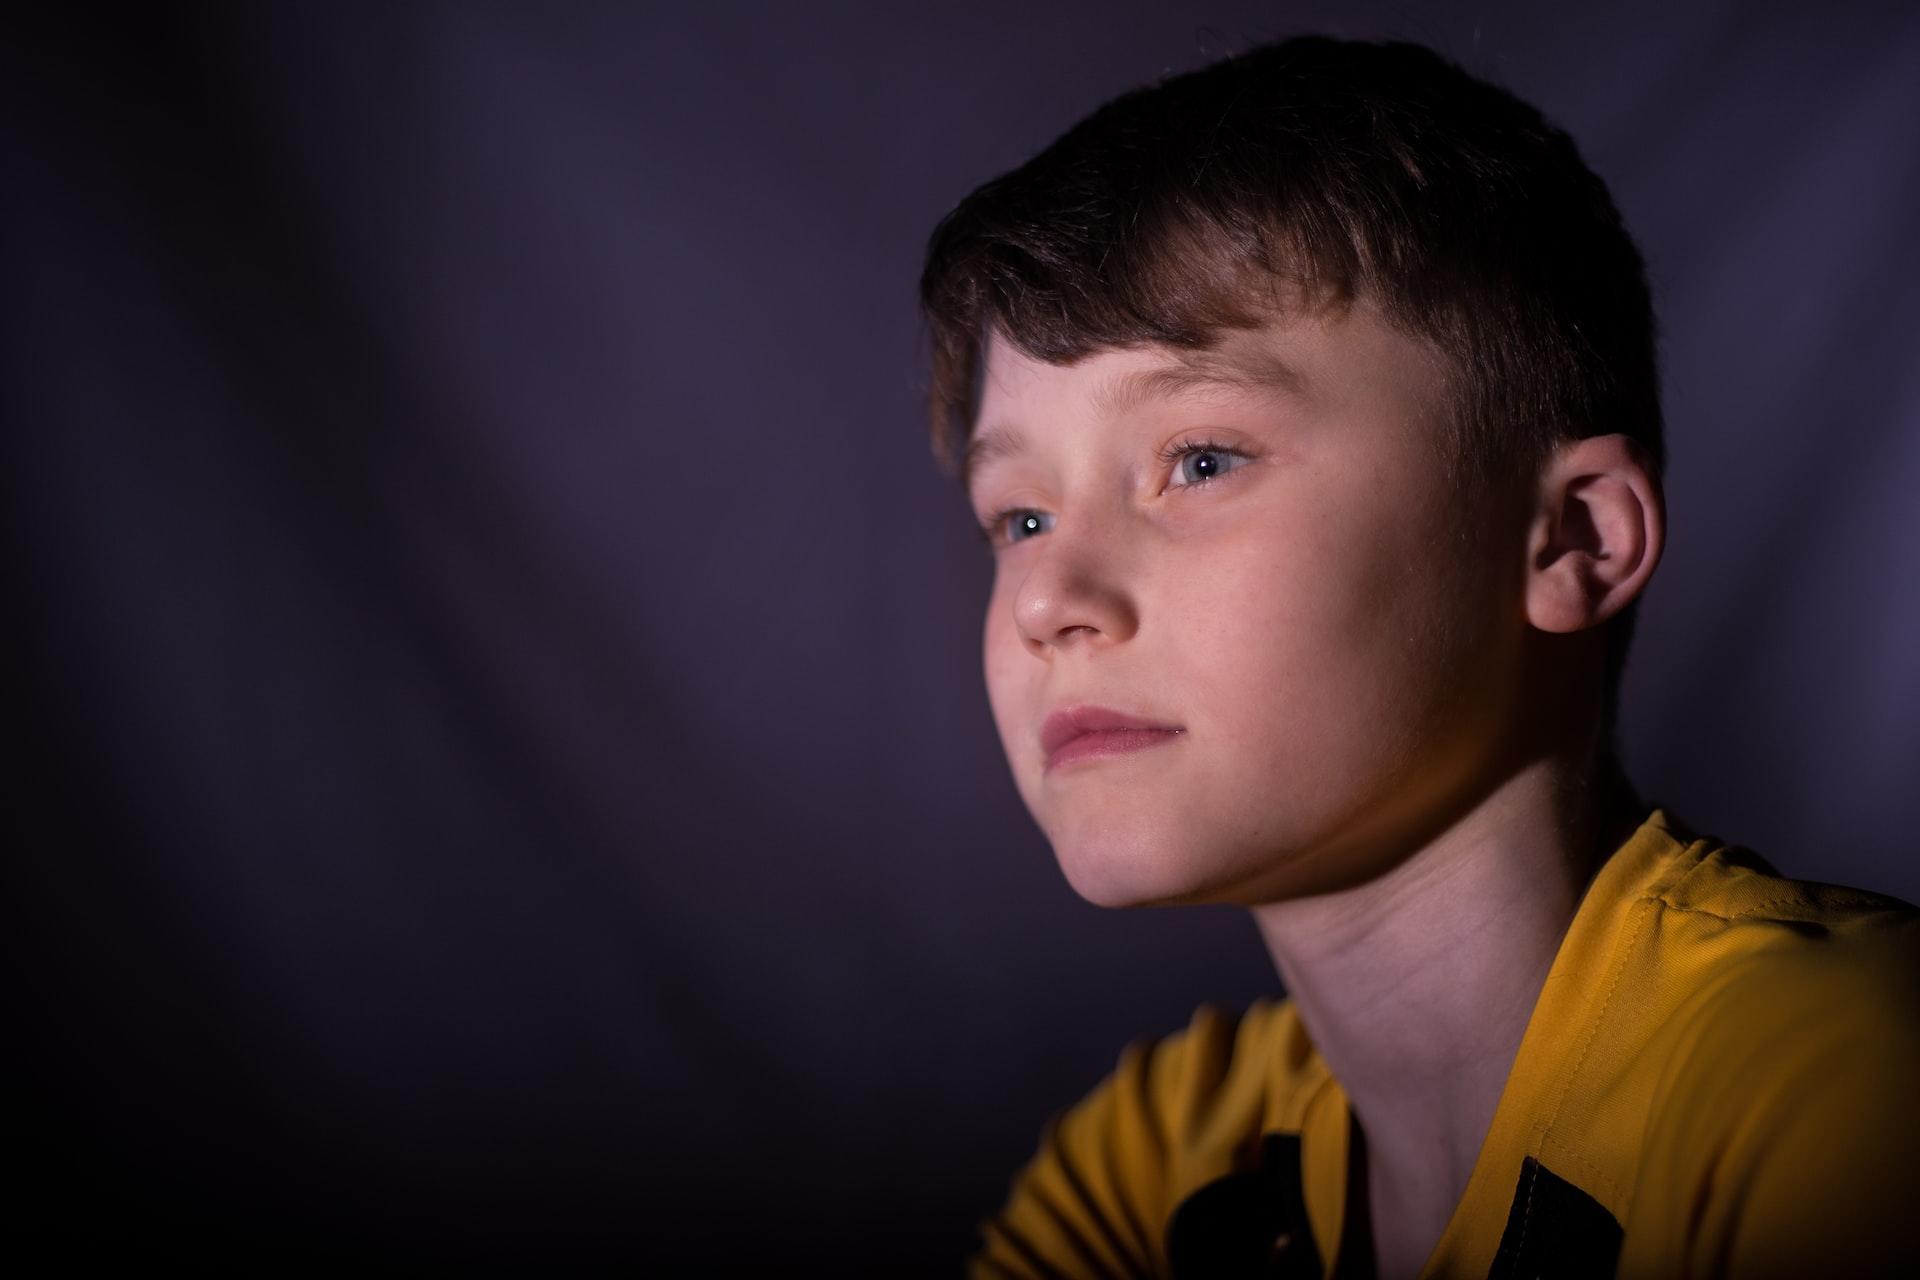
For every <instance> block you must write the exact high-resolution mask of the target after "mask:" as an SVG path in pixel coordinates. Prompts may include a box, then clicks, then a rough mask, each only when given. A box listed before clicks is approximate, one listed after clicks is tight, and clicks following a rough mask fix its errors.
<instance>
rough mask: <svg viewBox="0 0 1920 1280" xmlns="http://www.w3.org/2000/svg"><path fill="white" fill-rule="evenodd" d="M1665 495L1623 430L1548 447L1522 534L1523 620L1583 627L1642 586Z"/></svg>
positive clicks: (1655, 560)
mask: <svg viewBox="0 0 1920 1280" xmlns="http://www.w3.org/2000/svg"><path fill="white" fill-rule="evenodd" d="M1666 527H1667V509H1666V498H1665V496H1664V495H1663V494H1662V492H1661V489H1660V480H1659V477H1658V476H1657V475H1656V474H1655V473H1654V469H1653V465H1652V460H1651V458H1650V457H1649V455H1648V454H1647V452H1646V450H1645V449H1644V448H1643V447H1642V446H1641V445H1640V444H1639V443H1637V442H1636V441H1634V440H1632V439H1631V438H1629V437H1627V436H1623V435H1607V436H1589V437H1587V438H1586V439H1584V440H1571V441H1568V442H1567V443H1565V444H1563V445H1561V446H1559V447H1558V448H1557V449H1555V450H1554V452H1553V454H1552V456H1551V457H1550V458H1549V459H1548V461H1547V464H1546V466H1545V467H1543V468H1542V469H1541V473H1540V480H1539V486H1538V488H1537V489H1536V490H1535V508H1534V513H1533V519H1532V523H1531V524H1530V525H1529V528H1528V533H1527V589H1526V603H1527V620H1528V621H1529V622H1531V623H1532V624H1533V625H1534V626H1536V627H1538V628H1540V630H1542V631H1560V632H1565V631H1583V630H1585V629H1586V628H1588V627H1595V626H1598V625H1600V624H1601V623H1602V622H1605V621H1606V620H1607V619H1608V618H1611V617H1612V616H1613V615H1614V614H1616V613H1618V612H1620V611H1621V610H1622V609H1624V608H1626V607H1627V605H1628V604H1629V603H1631V602H1632V601H1633V599H1634V597H1636V596H1638V595H1639V594H1640V593H1641V591H1643V590H1645V589H1646V585H1647V579H1649V578H1651V577H1652V576H1653V570H1654V566H1655V565H1657V564H1659V563H1660V550H1661V548H1662V547H1663V546H1664V545H1665V543H1666Z"/></svg>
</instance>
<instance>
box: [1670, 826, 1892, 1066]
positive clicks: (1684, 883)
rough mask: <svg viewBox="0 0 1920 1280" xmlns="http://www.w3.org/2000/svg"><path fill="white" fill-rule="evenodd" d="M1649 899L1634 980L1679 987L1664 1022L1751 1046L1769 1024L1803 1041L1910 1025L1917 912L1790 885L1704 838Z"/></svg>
mask: <svg viewBox="0 0 1920 1280" xmlns="http://www.w3.org/2000/svg"><path fill="white" fill-rule="evenodd" d="M1701 843H1702V844H1703V845H1705V846H1706V847H1705V849H1704V851H1703V852H1701V853H1700V854H1699V856H1697V857H1695V858H1693V859H1690V860H1689V861H1688V862H1686V863H1685V864H1684V865H1682V866H1681V867H1680V868H1679V874H1677V875H1676V876H1675V877H1674V878H1673V879H1671V880H1670V881H1669V882H1668V883H1666V884H1664V885H1662V886H1659V887H1658V888H1656V889H1655V890H1654V891H1653V892H1651V893H1650V894H1649V897H1650V898H1651V899H1652V902H1653V905H1654V910H1655V923H1654V929H1653V942H1654V945H1653V947H1652V950H1651V954H1650V955H1649V956H1648V959H1649V960H1650V961H1651V962H1652V964H1651V969H1652V971H1651V972H1649V973H1648V974H1647V975H1646V977H1647V978H1648V979H1649V980H1651V981H1654V982H1658V983H1660V984H1662V985H1666V986H1669V987H1670V988H1671V989H1672V990H1674V991H1676V992H1682V993H1685V994H1684V998H1682V999H1680V1000H1679V1001H1677V1002H1676V1003H1675V1004H1674V1005H1673V1006H1672V1010H1673V1011H1672V1018H1673V1020H1674V1021H1675V1022H1676V1023H1678V1024H1679V1026H1680V1027H1681V1029H1683V1030H1691V1031H1692V1032H1693V1036H1692V1037H1691V1038H1693V1039H1696V1040H1698V1039H1701V1038H1706V1039H1732V1040H1735V1041H1738V1042H1740V1043H1743V1044H1745V1045H1746V1046H1747V1047H1748V1049H1749V1050H1751V1049H1752V1048H1753V1047H1755V1040H1756V1037H1758V1036H1760V1035H1763V1034H1765V1033H1767V1032H1769V1031H1771V1032H1772V1033H1774V1034H1780V1035H1788V1036H1791V1037H1792V1038H1793V1039H1794V1040H1795V1041H1797V1042H1800V1043H1807V1042H1809V1041H1810V1040H1812V1039H1814V1037H1813V1035H1812V1033H1813V1032H1815V1031H1818V1032H1820V1033H1822V1035H1823V1036H1825V1037H1827V1038H1828V1039H1829V1040H1832V1039H1835V1038H1837V1039H1839V1040H1843V1041H1852V1040H1857V1039H1859V1038H1863V1037H1864V1038H1867V1039H1874V1040H1885V1041H1889V1042H1891V1043H1895V1044H1898V1043H1903V1042H1905V1041H1906V1040H1908V1039H1911V1038H1914V1037H1915V1036H1916V1034H1917V1033H1916V1022H1917V1021H1920V908H1916V907H1915V906H1914V905H1913V904H1911V903H1908V902H1905V901H1903V900H1901V899H1899V898H1894V897H1890V896H1888V895H1886V894H1880V893H1874V892H1872V891H1870V890H1866V889H1856V888H1852V887H1850V886H1846V885H1836V884H1825V883H1821V882H1818V881H1811V880H1794V879H1790V878H1788V877H1785V876H1782V875H1780V874H1779V873H1778V872H1777V871H1775V870H1774V869H1773V868H1772V866H1771V865H1769V864H1768V863H1767V862H1765V861H1764V860H1763V859H1761V858H1760V857H1758V855H1756V854H1754V853H1752V852H1751V851H1749V850H1746V849H1742V848H1739V847H1737V846H1725V845H1721V846H1717V847H1716V846H1713V845H1711V844H1710V843H1709V842H1701Z"/></svg>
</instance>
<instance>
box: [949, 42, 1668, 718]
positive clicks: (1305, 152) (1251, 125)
mask: <svg viewBox="0 0 1920 1280" xmlns="http://www.w3.org/2000/svg"><path fill="white" fill-rule="evenodd" d="M1363 295H1364V296H1366V297H1368V298H1370V299H1372V300H1373V301H1375V302H1376V303H1378V304H1379V305H1380V306H1381V308H1382V310H1383V311H1384V313H1385V314H1386V316H1387V317H1388V319H1389V320H1390V321H1391V322H1392V323H1394V324H1396V325H1397V326H1399V327H1400V328H1401V329H1402V330H1404V331H1405V332H1407V333H1409V334H1411V335H1413V336H1415V337H1417V338H1421V339H1423V340H1425V341H1427V342H1429V343H1431V344H1432V345H1433V346H1434V347H1436V348H1437V349H1438V350H1439V351H1441V352H1442V353H1443V354H1444V355H1445V356H1446V357H1447V367H1448V368H1449V370H1450V372H1451V377H1450V379H1449V381H1450V394H1451V399H1452V406H1451V407H1452V413H1451V414H1450V415H1449V423H1450V428H1451V437H1452V438H1451V441H1450V443H1451V445H1452V447H1451V448H1450V449H1447V450H1446V455H1447V457H1448V459H1449V462H1450V463H1451V464H1452V465H1453V466H1454V468H1455V479H1456V483H1457V484H1458V486H1459V487H1460V489H1461V490H1462V492H1463V497H1464V498H1466V499H1468V500H1469V501H1473V500H1477V499H1478V498H1480V497H1481V496H1482V495H1484V494H1486V493H1488V492H1489V491H1490V489H1491V488H1492V487H1493V486H1497V485H1502V484H1506V483H1511V482H1514V481H1517V480H1519V479H1522V478H1529V479H1530V478H1531V477H1532V476H1533V475H1535V474H1537V471H1538V468H1539V466H1540V464H1541V463H1542V462H1543V461H1544V460H1545V457H1546V454H1547V452H1548V450H1550V449H1551V448H1552V446H1553V445H1555V444H1556V443H1559V442H1561V441H1564V440H1569V439H1578V438H1582V437H1585V436H1592V435H1602V434H1608V433H1613V432H1619V433H1621V434H1624V435H1627V436H1630V437H1632V438H1633V439H1634V440H1636V441H1638V442H1639V443H1640V444H1641V445H1642V446H1644V448H1645V450H1646V452H1647V455H1648V457H1649V459H1650V460H1651V462H1652V464H1653V466H1654V468H1655V469H1656V472H1657V471H1658V470H1659V469H1660V468H1662V467H1664V464H1665V446H1664V432H1663V423H1662V418H1661V412H1660V391H1659V374H1658V368H1657V363H1656V357H1655V330H1654V317H1653V308H1652V303H1651V299H1650V297H1649V294H1648V290H1647V281H1646V270H1645V267H1644V265H1643V263H1642V261H1641V257H1640V253H1639V250H1638V249H1637V248H1636V247H1635V245H1634V243H1633V240H1632V238H1631V237H1630V236H1629V235H1628V234H1627V231H1626V228H1625V226H1624V225H1623V224H1622V222H1621V219H1620V214H1619V212H1618V210H1617V209H1615V207H1614V204H1613V200H1612V198H1611V197H1610V196H1609V195H1608V193H1607V188H1606V185H1605V184H1604V183H1603V182H1602V181H1601V180H1600V178H1599V177H1598V176H1597V175H1595V174H1594V173H1593V171H1592V170H1590V169H1589V168H1588V167H1587V166H1586V164H1585V163H1584V161H1583V160H1582V159H1581V157H1580V153H1579V151H1578V150H1577V149H1576V148H1575V146H1574V143H1573V140H1572V139H1571V138H1570V137H1568V136H1567V134H1566V133H1565V132H1564V131H1562V130H1561V129H1559V128H1557V127H1555V126H1554V125H1552V124H1550V123H1549V122H1548V121H1547V120H1546V119H1545V118H1544V117H1543V116H1542V115H1541V114H1540V112H1539V111H1538V110H1536V109H1535V108H1534V107H1532V106H1530V105H1528V104H1527V103H1525V102H1522V101H1521V100H1520V99H1519V98H1516V97H1515V96H1513V95H1512V94H1511V93H1508V92H1507V91H1506V90H1504V89H1501V88H1498V87H1496V86H1494V85H1491V84H1488V83H1486V82H1484V81H1481V80H1478V79H1476V78H1474V77H1473V76H1471V75H1469V74H1467V72H1465V71H1463V70H1462V69H1460V68H1459V67H1458V66H1456V65H1454V64H1453V63H1451V62H1449V61H1447V60H1446V59H1444V58H1442V57H1441V56H1440V55H1438V54H1436V53H1434V52H1433V51H1432V50H1429V49H1425V48H1422V47H1420V46H1418V45H1413V44H1406V43H1400V42H1388V43H1368V42H1358V41H1344V40H1335V39H1330V38H1327V37H1321V36H1303V37H1298V38H1294V39H1290V40H1284V41H1280V42H1278V43H1274V44H1269V45H1263V46H1260V47H1257V48H1254V49H1251V50H1249V51H1247V52H1245V53H1242V54H1239V55H1237V56H1234V57H1230V58H1227V59H1225V60H1223V61H1221V62H1217V63H1214V64H1213V65H1211V66H1208V67H1204V68H1202V69H1200V70H1198V71H1192V72H1188V73H1186V74H1183V75H1178V76H1174V77H1171V78H1169V79H1166V80H1162V81H1160V82H1159V83H1156V84H1153V85H1149V86H1147V87H1145V88H1142V89H1137V90H1135V91H1133V92H1131V93H1127V94H1124V95H1122V96H1121V97H1119V98H1116V99H1114V100H1113V101H1112V102H1109V103H1108V104H1107V105H1105V106H1103V107H1101V108H1100V109H1099V110H1097V111H1095V112H1094V113H1093V114H1092V115H1090V116H1088V117H1087V118H1086V119H1085V120H1083V121H1081V122H1080V123H1079V124H1077V125H1075V126H1074V127H1073V128H1072V129H1070V130H1068V131H1067V133H1065V134H1064V135H1062V136H1061V137H1060V138H1059V139H1058V140H1057V141H1056V142H1054V143H1053V144H1052V145H1051V146H1049V147H1047V148H1046V149H1045V150H1044V151H1042V152H1040V154H1038V155H1036V156H1035V157H1033V158H1032V159H1031V160H1029V161H1027V162H1026V163H1025V164H1023V165H1021V166H1019V167H1018V168H1016V169H1014V170H1013V171H1012V172H1010V173H1007V174H1005V175H1004V176H1002V177H999V178H996V179H994V180H992V181H990V182H988V183H986V184H984V185H983V186H981V187H980V188H978V189H977V190H975V191H974V192H973V193H972V194H970V195H968V196H967V197H966V199H964V200H962V201H961V202H960V203H959V205H958V206H956V207H955V208H954V209H953V211H952V212H951V213H949V214H947V216H946V217H945V218H943V219H941V221H940V224H939V226H938V227H937V228H936V229H935V230H934V233H933V236H932V239H931V242H930V243H929V245H928V248H927V258H926V266H925V270H924V272H923V273H922V275H921V281H920V297H921V305H922V309H923V311H924V313H925V316H926V318H927V321H928V324H929V328H930V330H931V337H932V370H931V385H930V388H929V390H930V400H931V409H932V434H933V441H934V446H935V450H936V453H937V454H938V456H939V457H940V459H941V461H942V463H943V465H944V466H946V467H947V468H948V469H949V470H953V469H957V467H958V462H959V453H960V449H961V447H962V446H963V445H964V443H965V441H966V439H967V437H968V435H969V434H970V433H971V431H972V427H973V420H974V417H975V415H976V413H977V411H978V408H979V406H978V404H977V403H976V398H977V394H978V393H977V389H976V388H977V384H978V379H979V375H980V371H981V370H980V363H981V359H982V357H983V354H984V344H985V339H986V335H987V334H988V333H989V332H990V331H997V332H999V333H1001V334H1002V335H1003V336H1004V337H1005V338H1006V339H1007V340H1009V341H1010V342H1011V343H1012V344H1013V345H1014V346H1016V347H1018V348H1019V349H1020V350H1021V351H1023V352H1025V353H1026V354H1027V355H1029V356H1031V357H1033V358H1034V359H1038V360H1044V361H1050V362H1053V363H1056V364H1068V363H1072V362H1073V361H1075V360H1077V359H1079V358H1081V357H1083V356H1087V355H1090V354H1092V353H1094V352H1096V351H1101V350H1106V349H1113V348H1120V347H1130V346H1138V345H1141V344H1144V343H1164V344H1167V345H1169V346H1173V347H1176V348H1185V349H1190V350H1191V349H1201V348H1205V347H1207V346H1209V345H1211V344H1212V343H1213V342H1214V341H1216V340H1217V339H1218V338H1219V337H1221V336H1222V335H1223V334H1224V333H1225V332H1226V331H1227V330H1230V329H1236V328H1251V327H1254V326H1257V325H1259V324H1260V323H1262V322H1263V321H1264V320H1266V319H1268V318H1270V317H1271V316H1272V315H1273V314H1275V313H1276V312H1277V311H1279V310H1282V309H1284V307H1285V306H1286V305H1287V300H1288V299H1293V298H1302V297H1305V298H1317V299H1322V300H1327V301H1336V302H1337V301H1341V300H1348V299H1352V298H1354V297H1356V296H1363ZM1634 613H1635V607H1634V606H1633V605H1629V606H1628V608H1627V609H1626V610H1623V611H1622V612H1621V613H1620V614H1618V615H1616V616H1615V617H1614V618H1613V619H1612V620H1611V621H1610V622H1609V624H1608V627H1609V632H1608V644H1607V663H1606V688H1605V704H1606V717H1605V718H1606V720H1607V722H1608V723H1609V724H1610V723H1611V721H1612V718H1613V709H1614V702H1615V699H1616V697H1617V686H1618V683H1619V676H1620V672H1621V670H1622V668H1623V667H1624V664H1625V657H1626V649H1627V644H1628V641H1629V639H1630V637H1631V633H1632V625H1633V615H1634Z"/></svg>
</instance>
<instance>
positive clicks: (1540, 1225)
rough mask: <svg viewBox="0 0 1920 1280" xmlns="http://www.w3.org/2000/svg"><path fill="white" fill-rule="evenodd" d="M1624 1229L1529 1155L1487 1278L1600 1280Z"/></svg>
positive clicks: (1610, 1269) (1613, 1261)
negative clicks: (1589, 1279) (1592, 1279)
mask: <svg viewBox="0 0 1920 1280" xmlns="http://www.w3.org/2000/svg"><path fill="white" fill-rule="evenodd" d="M1623 1234H1624V1233H1623V1232H1622V1231H1621V1230H1620V1224H1619V1223H1618V1222H1616V1221H1614V1217H1613V1215H1612V1214H1610V1213H1608V1212H1607V1210H1606V1207H1605V1206H1604V1205H1602V1204H1601V1203H1600V1202H1599V1201H1598V1200H1595V1199H1594V1198H1593V1197H1592V1196H1590V1195H1588V1194H1587V1193H1586V1192H1584V1191H1582V1190H1581V1189H1580V1188H1578V1187H1576V1186H1574V1185H1573V1184H1572V1183H1571V1182H1568V1181H1567V1180H1566V1179H1565V1178H1562V1177H1561V1176H1560V1175H1559V1174H1557V1173H1555V1172H1554V1171H1553V1170H1551V1169H1549V1168H1547V1167H1546V1166H1545V1165H1543V1164H1541V1163H1540V1162H1539V1161H1538V1160H1536V1159H1534V1158H1533V1157H1532V1156H1528V1157H1527V1158H1526V1160H1525V1162H1524V1163H1522V1164H1521V1166H1520V1183H1519V1185H1518V1186H1517V1187H1515V1188H1514V1191H1513V1206H1512V1207H1511V1208H1510V1209H1508V1210H1507V1229H1506V1231H1505V1232H1503V1233H1502V1234H1501V1236H1500V1250H1499V1252H1498V1253H1496V1254H1494V1256H1493V1267H1492V1269H1491V1270H1489V1271H1488V1272H1487V1280H1535V1278H1536V1277H1544V1276H1551V1277H1555V1280H1559V1278H1560V1277H1567V1278H1568V1280H1588V1278H1589V1277H1593V1278H1594V1280H1600V1278H1602V1277H1608V1276H1611V1275H1613V1273H1614V1268H1615V1267H1616V1266H1617V1265H1618V1264H1619V1261H1620V1240H1621V1237H1622V1235H1623Z"/></svg>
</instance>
